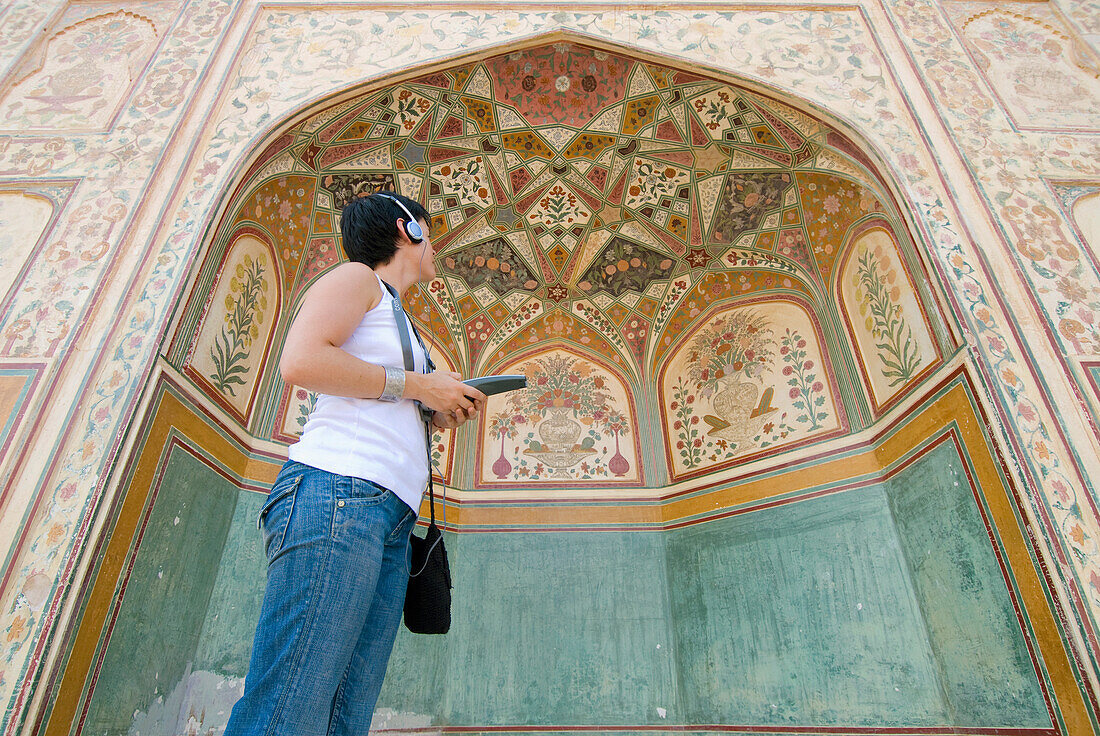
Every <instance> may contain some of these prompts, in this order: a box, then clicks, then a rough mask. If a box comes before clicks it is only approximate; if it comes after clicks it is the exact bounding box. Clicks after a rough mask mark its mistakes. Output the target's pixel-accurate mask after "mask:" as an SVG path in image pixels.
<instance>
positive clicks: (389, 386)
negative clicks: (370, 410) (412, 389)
mask: <svg viewBox="0 0 1100 736" xmlns="http://www.w3.org/2000/svg"><path fill="white" fill-rule="evenodd" d="M404 396H405V371H404V370H402V369H401V368H391V367H389V366H387V367H386V385H385V387H384V388H383V389H382V395H381V396H379V397H378V400H379V401H400V400H401V399H402V397H404Z"/></svg>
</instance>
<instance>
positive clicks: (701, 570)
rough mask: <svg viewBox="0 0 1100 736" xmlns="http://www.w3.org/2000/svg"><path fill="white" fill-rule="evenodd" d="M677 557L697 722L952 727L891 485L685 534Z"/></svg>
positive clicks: (674, 543) (674, 565)
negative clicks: (899, 535) (892, 506)
mask: <svg viewBox="0 0 1100 736" xmlns="http://www.w3.org/2000/svg"><path fill="white" fill-rule="evenodd" d="M668 560H669V570H670V579H671V580H672V581H673V585H672V590H673V593H672V600H673V620H674V621H675V622H676V626H677V641H678V646H677V656H678V659H679V664H680V672H681V677H682V679H683V689H682V691H681V692H682V696H683V704H684V710H685V714H686V716H687V719H688V722H690V723H712V724H717V723H754V724H764V725H778V724H790V725H800V726H810V725H840V724H845V725H872V724H875V725H903V724H904V725H907V726H927V725H933V724H942V723H944V722H945V721H946V713H945V711H944V707H943V704H942V699H941V697H940V691H939V683H938V681H937V678H936V672H935V667H934V665H933V662H932V657H931V654H930V652H929V649H928V644H927V638H926V636H925V633H924V626H923V623H922V621H921V615H920V610H919V608H918V605H917V601H916V599H915V598H914V596H913V593H912V590H911V588H910V584H909V579H908V572H907V569H906V565H905V559H904V557H903V555H902V553H901V550H900V549H899V547H898V543H897V540H896V538H895V536H894V531H893V524H892V521H891V518H890V511H889V508H888V507H887V504H886V498H885V496H884V494H883V492H882V490H881V489H879V488H864V489H858V490H854V491H848V492H846V493H842V494H836V495H832V496H825V497H822V498H816V499H811V500H808V501H803V502H800V503H796V504H790V505H786V506H780V507H777V508H773V509H768V510H765V511H758V512H755V513H750V514H745V515H742V516H736V517H733V518H731V519H726V520H722V521H718V522H713V523H709V524H703V525H700V526H696V527H693V528H688V529H686V530H683V531H679V532H677V533H675V534H673V535H672V536H671V538H670V542H669V556H668Z"/></svg>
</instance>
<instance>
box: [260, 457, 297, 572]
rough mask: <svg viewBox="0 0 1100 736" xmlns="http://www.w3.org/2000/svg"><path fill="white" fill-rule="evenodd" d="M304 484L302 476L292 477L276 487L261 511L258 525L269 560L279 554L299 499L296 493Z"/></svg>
mask: <svg viewBox="0 0 1100 736" xmlns="http://www.w3.org/2000/svg"><path fill="white" fill-rule="evenodd" d="M301 482H302V476H301V475H295V476H291V477H290V478H287V479H285V480H283V481H281V482H279V483H277V484H276V485H275V487H274V488H272V489H271V493H270V494H268V499H267V503H265V504H264V506H263V508H262V509H260V515H259V516H258V517H257V519H256V525H257V526H259V527H260V530H261V531H262V532H263V541H264V554H265V555H266V556H267V559H268V560H271V558H272V557H273V556H274V555H277V554H278V553H279V550H281V549H282V547H283V539H284V538H285V537H286V529H287V527H288V526H289V525H290V517H291V516H293V515H294V501H295V499H296V498H297V497H298V495H297V494H296V493H295V491H297V490H298V486H299V485H300V484H301Z"/></svg>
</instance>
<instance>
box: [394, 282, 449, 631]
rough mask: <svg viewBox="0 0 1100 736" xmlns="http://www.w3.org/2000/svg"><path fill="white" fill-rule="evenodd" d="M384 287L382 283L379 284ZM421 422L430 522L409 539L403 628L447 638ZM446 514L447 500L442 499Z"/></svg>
mask: <svg viewBox="0 0 1100 736" xmlns="http://www.w3.org/2000/svg"><path fill="white" fill-rule="evenodd" d="M382 283H384V284H385V282H382ZM386 289H387V290H388V291H389V292H390V296H391V297H393V316H394V319H395V320H396V321H397V331H398V333H399V335H400V336H401V352H402V353H403V354H404V358H405V370H407V371H411V370H415V368H414V365H415V363H414V361H413V356H412V338H411V337H410V336H409V330H408V325H412V320H409V321H408V323H407V324H406V321H405V312H404V310H403V309H402V307H401V298H400V296H399V295H398V293H397V290H396V289H394V288H393V287H392V286H390V285H389V284H386ZM413 333H414V334H415V335H416V341H417V342H418V343H419V344H420V349H421V350H423V351H424V358H425V361H426V363H427V368H428V371H432V370H434V369H435V366H434V365H432V361H431V358H430V357H428V350H427V348H425V347H424V341H423V340H421V339H420V333H418V332H417V331H416V325H413ZM420 416H421V419H423V420H424V445H425V447H427V448H428V504H429V508H430V509H431V518H432V521H431V523H430V524H429V525H428V531H427V533H426V534H425V535H424V536H423V537H418V536H416V535H415V534H413V535H411V536H410V537H409V550H410V558H411V559H410V560H409V587H408V590H406V592H405V628H407V629H408V630H409V631H411V632H412V633H414V634H446V633H447V632H448V631H450V629H451V567H450V565H449V564H448V562H447V548H446V547H444V546H443V532H441V531H440V530H439V527H438V526H436V525H435V486H434V484H433V483H432V424H431V422H432V415H431V412H428V411H425V410H424V409H423V408H421V411H420ZM443 503H444V508H443V510H444V513H446V510H447V509H446V503H447V501H446V498H444V501H443Z"/></svg>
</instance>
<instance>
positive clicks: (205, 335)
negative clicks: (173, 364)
mask: <svg viewBox="0 0 1100 736" xmlns="http://www.w3.org/2000/svg"><path fill="white" fill-rule="evenodd" d="M273 265H274V262H273V258H272V254H271V251H270V249H269V248H268V247H267V246H266V245H265V244H264V243H263V242H262V241H260V240H259V239H257V238H256V237H254V236H252V235H243V236H242V237H240V238H238V239H237V241H236V242H235V243H234V245H233V248H232V249H231V251H230V253H229V255H228V257H227V258H226V261H225V267H224V268H223V270H222V272H221V278H220V279H219V281H218V284H217V285H216V288H215V290H214V295H213V297H212V299H211V302H210V304H209V307H208V309H207V313H206V315H205V318H204V321H203V323H202V326H201V327H200V330H199V334H198V339H197V340H196V341H195V344H194V346H193V351H192V355H191V359H190V361H189V363H188V365H187V368H186V369H185V370H186V372H187V373H188V374H189V375H191V376H192V377H194V378H195V379H196V380H198V381H200V382H201V383H202V384H204V385H206V386H209V387H210V389H211V392H212V395H213V396H215V397H217V398H218V399H219V400H220V402H221V403H223V404H224V405H226V406H227V407H229V408H231V409H232V410H233V411H234V412H235V413H236V414H237V415H238V416H239V417H242V418H243V417H246V416H247V415H248V414H249V413H250V412H249V409H250V407H251V405H252V396H253V393H254V391H255V390H256V385H257V380H258V378H259V376H260V374H261V373H262V370H263V366H264V364H265V363H266V361H267V357H268V352H269V349H268V347H269V340H270V337H271V334H272V328H273V324H274V323H275V321H276V320H277V318H278V312H279V308H278V305H279V288H278V281H279V279H278V273H277V272H276V271H275V270H274V268H273Z"/></svg>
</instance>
